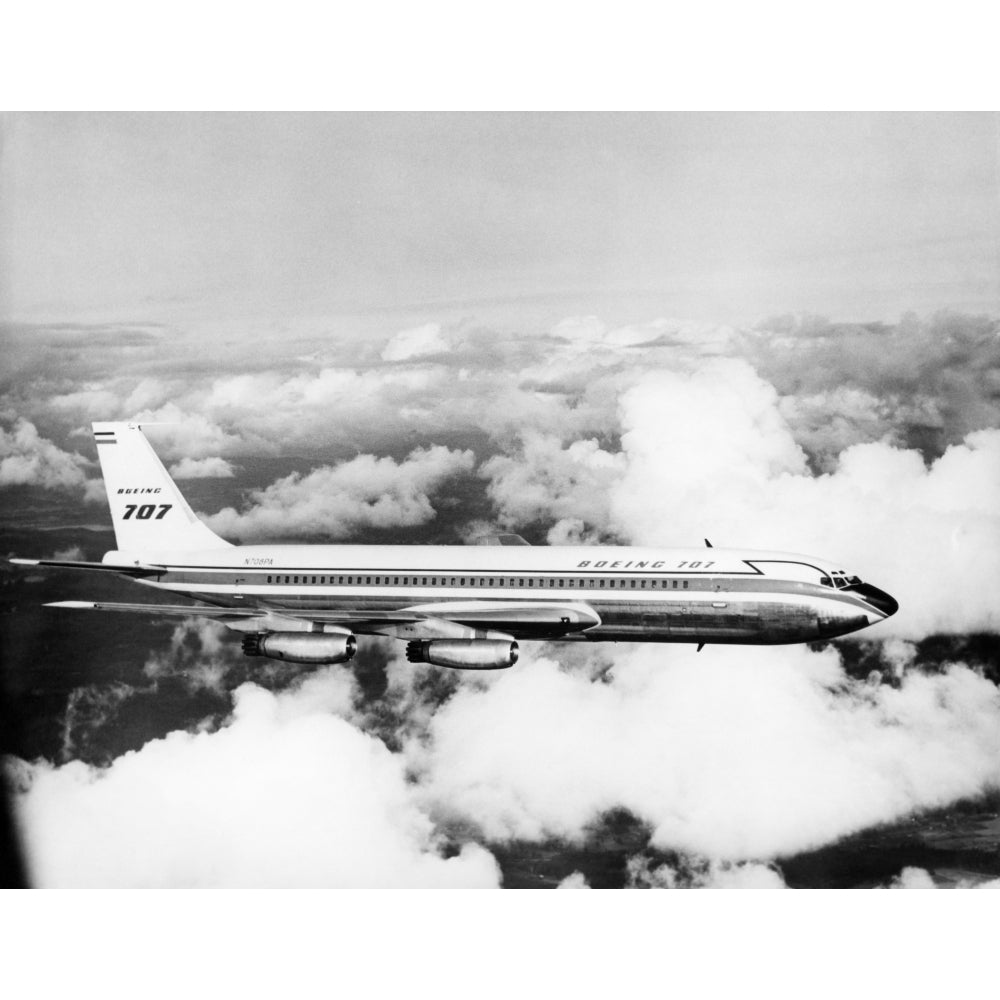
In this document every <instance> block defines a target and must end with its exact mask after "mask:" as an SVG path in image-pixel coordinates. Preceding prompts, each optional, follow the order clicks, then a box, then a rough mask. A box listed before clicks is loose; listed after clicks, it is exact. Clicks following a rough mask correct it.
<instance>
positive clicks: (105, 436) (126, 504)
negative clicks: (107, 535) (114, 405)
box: [92, 423, 230, 553]
mask: <svg viewBox="0 0 1000 1000" xmlns="http://www.w3.org/2000/svg"><path fill="white" fill-rule="evenodd" d="M92 426H93V428H94V440H95V441H96V442H97V455H98V457H99V458H100V460H101V473H102V474H103V476H104V488H105V489H106V490H107V491H108V503H109V504H110V506H111V521H112V523H113V524H114V527H115V539H116V540H117V543H118V549H119V551H121V552H129V553H133V552H135V553H141V552H167V551H178V552H193V551H198V550H202V549H218V548H226V547H228V546H229V544H230V543H229V542H227V541H225V540H223V539H221V538H219V536H218V535H216V534H215V532H214V531H211V530H210V529H209V528H207V527H206V526H205V525H204V524H202V522H201V521H199V520H198V518H197V517H195V514H194V511H192V510H191V508H190V507H189V506H188V504H187V501H186V500H185V499H184V497H183V496H181V492H180V490H179V489H177V486H176V485H175V484H174V481H173V480H172V479H171V478H170V476H169V475H168V473H167V470H166V469H165V468H164V467H163V463H162V462H161V461H160V460H159V458H158V457H157V455H156V452H155V451H153V449H152V447H151V446H150V444H149V442H148V441H147V440H146V435H145V434H143V433H142V430H141V429H140V427H139V425H138V424H129V423H95V424H93V425H92Z"/></svg>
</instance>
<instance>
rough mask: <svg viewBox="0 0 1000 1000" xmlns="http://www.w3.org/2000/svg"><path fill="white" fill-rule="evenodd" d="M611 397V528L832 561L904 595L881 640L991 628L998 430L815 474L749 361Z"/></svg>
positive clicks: (998, 571)
mask: <svg viewBox="0 0 1000 1000" xmlns="http://www.w3.org/2000/svg"><path fill="white" fill-rule="evenodd" d="M621 406H622V423H623V427H624V431H623V434H622V449H623V451H624V453H625V455H626V458H627V466H626V470H627V471H626V473H625V474H624V475H623V476H621V477H620V479H618V480H617V481H616V485H615V487H614V489H613V494H612V502H611V510H612V518H611V526H612V528H614V529H616V530H617V531H618V532H619V533H621V534H622V535H624V536H625V537H627V538H629V539H630V540H631V541H632V542H634V543H640V544H649V545H663V546H670V545H684V544H692V543H693V542H694V541H695V540H697V539H700V538H702V537H705V536H709V537H711V538H712V540H713V542H714V543H715V544H716V545H719V544H721V545H732V546H736V547H746V548H759V549H772V550H784V551H790V552H801V553H807V554H810V555H816V556H819V557H825V558H830V559H833V560H835V561H838V562H840V563H841V564H842V567H843V568H844V569H847V570H848V571H849V572H853V573H857V574H859V575H861V576H862V577H864V578H866V579H870V580H872V581H873V582H874V583H876V585H878V586H881V587H883V588H884V589H886V590H888V591H889V592H890V593H892V594H893V596H895V597H896V598H897V599H898V600H899V601H900V605H901V611H900V613H899V614H898V615H897V616H896V617H895V618H892V619H890V620H889V621H888V622H886V623H884V624H883V625H881V626H879V629H880V631H881V633H882V634H883V635H886V634H896V635H901V636H904V637H911V638H912V637H919V636H922V635H926V634H929V633H930V632H934V631H954V632H957V631H970V630H975V629H979V630H992V629H996V628H998V626H1000V617H998V612H997V609H996V604H995V601H994V600H993V599H992V590H993V581H995V580H996V579H998V578H1000V430H982V431H977V432H974V433H971V434H970V435H969V436H968V437H967V439H966V440H965V442H963V443H962V444H960V445H953V446H951V447H950V448H948V449H947V450H946V451H945V453H944V454H943V455H942V456H941V457H940V458H938V459H937V460H935V461H934V462H933V463H931V465H930V466H927V465H925V463H924V460H923V458H922V456H921V455H920V453H919V452H917V451H913V450H909V449H901V448H897V447H894V446H892V445H889V444H885V443H871V444H860V445H854V446H852V447H850V448H848V449H847V450H846V451H844V452H843V453H841V455H840V457H839V461H838V465H837V468H836V470H835V471H833V472H830V473H827V474H823V475H813V474H812V473H811V472H810V471H809V469H808V466H807V462H806V457H805V454H804V453H803V451H802V449H801V448H800V447H799V445H798V444H797V443H796V441H795V438H794V435H793V434H792V432H791V429H790V428H789V427H788V425H787V423H786V422H785V420H784V418H783V417H782V415H781V412H780V407H779V405H778V397H777V393H776V391H775V390H774V388H773V386H771V385H770V384H769V383H767V382H766V381H765V380H763V379H762V378H760V376H758V375H757V374H756V373H755V372H754V371H753V370H752V369H751V368H750V366H749V365H747V364H746V363H745V362H741V361H732V360H729V359H726V360H721V361H712V362H709V363H708V364H706V365H705V366H703V367H702V368H701V369H699V370H697V371H695V372H693V373H687V374H681V373H676V372H658V373H656V374H653V375H649V376H647V377H646V378H645V379H643V380H642V381H641V382H639V383H638V384H637V385H636V386H634V387H633V388H632V389H630V390H629V391H628V392H627V393H625V395H624V396H623V398H622V403H621ZM831 550H832V551H831ZM914 553H919V554H920V567H921V571H918V572H914V566H913V564H912V559H913V555H914Z"/></svg>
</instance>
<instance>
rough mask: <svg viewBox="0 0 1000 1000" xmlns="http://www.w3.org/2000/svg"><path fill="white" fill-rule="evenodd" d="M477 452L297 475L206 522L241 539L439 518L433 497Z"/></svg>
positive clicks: (367, 460) (423, 453)
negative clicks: (243, 508) (246, 505)
mask: <svg viewBox="0 0 1000 1000" xmlns="http://www.w3.org/2000/svg"><path fill="white" fill-rule="evenodd" d="M473 462H474V459H473V455H472V452H471V451H452V450H450V449H448V448H444V447H441V446H440V445H437V446H434V447H431V448H417V449H416V450H414V451H412V452H411V453H410V454H409V455H408V456H407V457H406V458H405V459H404V460H403V461H402V462H398V463H397V462H396V461H395V460H394V459H391V458H376V457H375V456H374V455H359V456H358V457H357V458H353V459H351V460H350V461H349V462H343V463H341V464H340V465H337V466H324V467H322V468H319V469H314V470H313V471H312V472H310V473H309V474H308V475H305V476H303V475H299V474H298V473H293V474H292V475H290V476H286V477H285V478H284V479H279V480H278V481H277V482H274V483H272V484H271V485H270V486H268V487H267V488H266V489H263V490H258V491H256V492H254V493H253V494H252V499H253V503H254V505H253V506H252V507H250V509H249V510H247V511H244V512H242V513H239V512H237V511H236V510H235V509H234V508H232V507H227V508H225V509H224V510H221V511H219V512H218V513H217V514H214V515H212V516H210V517H207V518H205V520H206V522H207V523H208V524H209V525H210V526H211V527H212V529H213V530H215V531H217V532H218V533H219V534H221V535H224V536H229V537H236V538H241V539H249V538H253V539H256V538H262V539H266V538H276V537H289V536H315V535H326V536H328V537H331V538H342V537H344V536H346V535H349V534H350V533H351V532H352V531H354V530H357V529H358V528H363V527H369V528H392V527H398V526H406V525H416V524H425V523H427V522H428V521H430V520H433V518H434V517H435V512H434V508H433V506H432V505H431V502H430V499H429V497H428V493H430V492H433V491H434V490H435V489H437V488H439V487H440V486H441V484H442V483H444V481H445V480H447V479H448V478H450V477H452V476H455V475H458V474H459V473H461V472H468V471H470V470H471V469H472V466H473Z"/></svg>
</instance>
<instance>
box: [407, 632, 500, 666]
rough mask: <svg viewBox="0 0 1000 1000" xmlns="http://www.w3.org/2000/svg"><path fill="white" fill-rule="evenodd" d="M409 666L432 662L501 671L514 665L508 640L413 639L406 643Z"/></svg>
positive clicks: (440, 664)
mask: <svg viewBox="0 0 1000 1000" xmlns="http://www.w3.org/2000/svg"><path fill="white" fill-rule="evenodd" d="M406 658H407V659H408V660H409V661H410V663H433V664H434V665H435V666H438V667H455V668H457V669H458V670H502V669H503V668H504V667H512V666H513V665H514V664H515V663H517V643H516V642H513V641H512V640H510V639H414V640H413V642H408V643H407V644H406Z"/></svg>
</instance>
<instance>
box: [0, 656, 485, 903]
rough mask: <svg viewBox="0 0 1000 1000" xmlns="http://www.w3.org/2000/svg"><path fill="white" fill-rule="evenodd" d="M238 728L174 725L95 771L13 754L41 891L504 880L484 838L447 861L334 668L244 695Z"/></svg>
mask: <svg viewBox="0 0 1000 1000" xmlns="http://www.w3.org/2000/svg"><path fill="white" fill-rule="evenodd" d="M234 697H235V707H234V710H233V714H232V717H231V719H230V720H229V721H228V724H227V725H226V726H224V727H223V728H221V729H218V730H216V731H211V732H198V733H187V732H173V733H171V734H170V735H169V736H167V737H166V738H165V739H161V740H153V741H152V742H150V743H147V744H146V745H145V746H144V747H143V748H142V749H141V750H139V751H134V752H132V753H128V754H125V755H124V756H122V757H119V758H117V759H116V760H115V761H114V762H113V763H112V764H111V765H110V766H109V767H107V768H104V769H98V768H93V767H89V766H87V765H85V764H83V763H81V762H78V761H77V762H72V763H69V764H65V765H63V766H61V767H55V766H52V765H49V764H46V763H44V762H39V763H35V764H28V763H25V762H23V761H20V762H15V766H14V769H13V770H14V774H13V784H14V785H15V787H17V788H18V789H19V792H18V794H17V795H16V796H15V806H16V808H17V811H18V815H19V818H20V821H21V824H22V827H23V829H24V831H25V834H26V837H25V839H26V842H27V844H28V847H29V865H30V869H31V872H32V875H33V878H34V880H35V882H36V883H37V884H39V885H41V886H46V887H56V886H58V887H101V888H105V887H125V886H138V887H163V886H192V887H195V886H196V887H255V886H256V887H262V886H276V887H302V888H312V887H321V886H344V887H349V886H363V887H379V886H385V887H393V888H401V887H432V886H434V887H439V886H441V887H460V886H470V887H480V888H483V887H491V886H492V887H495V886H496V885H497V884H498V879H499V873H498V869H497V866H496V863H495V861H494V860H493V858H492V856H491V855H490V854H489V853H488V852H487V851H486V850H484V849H483V848H482V847H479V846H478V845H476V844H472V843H465V844H462V845H460V847H459V850H458V852H457V853H453V854H452V856H450V857H447V858H446V857H445V856H444V855H443V853H442V848H443V845H442V844H441V843H440V842H439V840H438V838H437V837H436V834H435V830H434V827H433V824H432V822H431V820H430V819H429V818H428V817H427V816H426V815H425V813H424V812H423V811H422V810H421V808H420V805H419V803H418V801H417V797H416V795H415V793H414V790H413V788H412V786H411V785H410V784H408V782H407V780H406V773H405V769H404V766H403V761H402V759H401V758H400V757H398V756H394V755H393V754H391V753H390V752H389V751H388V750H387V749H386V748H385V746H384V745H383V744H382V743H381V742H380V741H378V740H377V739H374V738H372V737H370V736H367V735H365V734H364V733H362V732H361V731H360V730H358V729H357V728H355V727H354V726H352V725H351V724H350V723H349V722H348V721H346V720H345V719H343V718H341V717H339V715H338V714H336V713H337V712H344V711H347V710H348V707H349V704H350V700H351V682H350V680H349V675H347V674H346V673H345V672H343V671H324V672H322V673H321V674H318V675H316V676H314V677H312V678H309V679H308V680H307V681H306V682H305V683H304V684H303V685H302V686H301V687H299V688H298V689H296V690H295V691H293V692H288V693H286V694H282V695H276V694H272V693H269V692H267V691H265V690H263V689H262V688H259V687H257V686H255V685H252V684H246V685H243V686H241V687H240V688H239V689H238V690H237V691H236V692H235V695H234Z"/></svg>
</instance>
